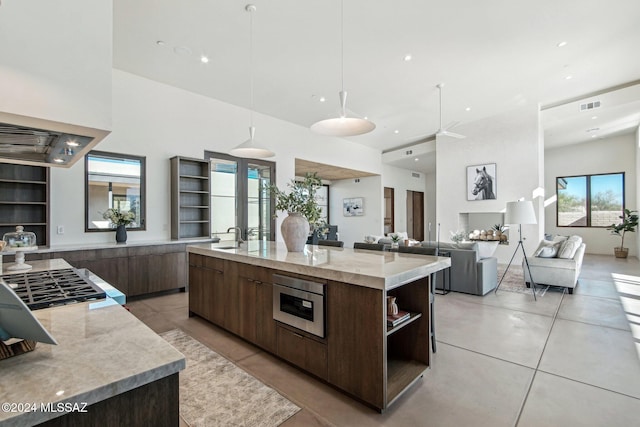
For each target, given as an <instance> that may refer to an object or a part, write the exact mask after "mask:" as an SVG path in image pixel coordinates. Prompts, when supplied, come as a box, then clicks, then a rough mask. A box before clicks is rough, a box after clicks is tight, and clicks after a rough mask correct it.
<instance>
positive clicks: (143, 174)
mask: <svg viewBox="0 0 640 427" xmlns="http://www.w3.org/2000/svg"><path fill="white" fill-rule="evenodd" d="M89 157H104V158H111V159H123V160H134V161H139V162H140V224H139V225H138V226H137V227H129V226H127V231H146V230H147V206H146V205H147V191H146V190H147V168H146V162H147V158H146V157H145V156H136V155H133V154H122V153H111V152H107V151H95V150H92V151H89V152H88V153H87V154H86V155H85V156H84V231H85V232H86V233H104V232H113V231H114V230H115V228H89Z"/></svg>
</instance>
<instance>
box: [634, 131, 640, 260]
mask: <svg viewBox="0 0 640 427" xmlns="http://www.w3.org/2000/svg"><path fill="white" fill-rule="evenodd" d="M634 137H635V138H634V142H635V148H636V203H637V202H638V200H640V173H638V167H640V126H639V127H638V128H637V129H636V131H635V134H634ZM636 207H637V208H639V209H640V207H638V206H636ZM636 250H637V252H636V253H637V254H640V230H638V231H637V232H636Z"/></svg>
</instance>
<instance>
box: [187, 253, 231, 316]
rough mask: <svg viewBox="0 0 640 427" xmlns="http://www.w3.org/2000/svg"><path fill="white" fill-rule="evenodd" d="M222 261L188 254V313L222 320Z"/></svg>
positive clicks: (223, 277) (223, 276)
mask: <svg viewBox="0 0 640 427" xmlns="http://www.w3.org/2000/svg"><path fill="white" fill-rule="evenodd" d="M224 280H225V275H224V261H223V260H220V259H217V258H209V257H203V256H202V255H196V254H189V314H190V315H193V314H197V315H198V316H200V317H202V318H204V319H206V320H208V321H210V322H213V323H216V324H219V325H221V324H222V323H223V322H224V287H225V286H224Z"/></svg>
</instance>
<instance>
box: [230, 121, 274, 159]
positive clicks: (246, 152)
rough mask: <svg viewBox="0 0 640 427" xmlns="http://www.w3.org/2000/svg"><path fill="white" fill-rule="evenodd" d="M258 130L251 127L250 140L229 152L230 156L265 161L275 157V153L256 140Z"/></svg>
mask: <svg viewBox="0 0 640 427" xmlns="http://www.w3.org/2000/svg"><path fill="white" fill-rule="evenodd" d="M255 133H256V129H255V128H254V127H253V126H250V127H249V139H247V140H246V141H245V142H243V143H242V144H240V145H237V146H235V147H234V148H233V149H231V150H230V151H229V154H231V155H232V156H236V157H244V158H249V159H264V158H267V157H273V156H275V153H274V152H273V151H271V150H269V149H268V148H266V147H264V146H262V145H261V144H259V143H258V142H256V140H255V139H254V135H255Z"/></svg>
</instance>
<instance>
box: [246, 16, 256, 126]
mask: <svg viewBox="0 0 640 427" xmlns="http://www.w3.org/2000/svg"><path fill="white" fill-rule="evenodd" d="M255 9H256V7H255V6H254V5H248V6H247V10H248V11H249V16H250V18H249V105H250V110H249V122H250V124H251V127H253V12H254V11H255Z"/></svg>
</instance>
